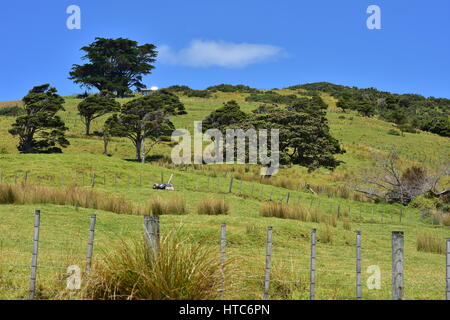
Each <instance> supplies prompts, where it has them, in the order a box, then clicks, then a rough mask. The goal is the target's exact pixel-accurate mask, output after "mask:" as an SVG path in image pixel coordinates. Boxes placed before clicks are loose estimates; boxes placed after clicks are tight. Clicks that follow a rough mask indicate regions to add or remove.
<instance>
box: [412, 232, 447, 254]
mask: <svg viewBox="0 0 450 320" xmlns="http://www.w3.org/2000/svg"><path fill="white" fill-rule="evenodd" d="M417 251H423V252H431V253H438V254H444V252H445V248H444V241H443V240H442V239H441V238H439V237H437V236H434V235H430V234H420V235H418V236H417Z"/></svg>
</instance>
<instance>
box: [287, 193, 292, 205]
mask: <svg viewBox="0 0 450 320" xmlns="http://www.w3.org/2000/svg"><path fill="white" fill-rule="evenodd" d="M290 198H291V193H290V192H288V194H287V198H286V204H289V199H290Z"/></svg>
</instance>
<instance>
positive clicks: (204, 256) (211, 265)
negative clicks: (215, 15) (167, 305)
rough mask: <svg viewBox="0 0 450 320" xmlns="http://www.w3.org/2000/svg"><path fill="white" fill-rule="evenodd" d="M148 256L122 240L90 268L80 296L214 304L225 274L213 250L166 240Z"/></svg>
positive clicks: (140, 245)
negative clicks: (194, 301)
mask: <svg viewBox="0 0 450 320" xmlns="http://www.w3.org/2000/svg"><path fill="white" fill-rule="evenodd" d="M160 247H161V249H160V251H159V252H158V253H154V255H149V254H148V251H147V249H146V246H145V245H144V243H142V242H137V241H135V242H130V241H125V240H122V241H121V242H120V243H118V244H117V245H115V246H114V248H113V250H111V251H110V252H107V253H105V254H104V256H103V257H102V258H100V259H99V262H98V263H97V264H96V265H94V266H93V269H92V271H91V273H90V274H89V276H88V278H87V279H86V281H85V285H84V287H83V288H82V291H81V296H82V298H83V299H93V300H143V299H145V300H210V299H217V298H218V294H219V292H220V291H219V289H220V287H221V283H222V279H223V272H222V268H221V263H220V259H219V258H218V257H217V254H216V253H215V251H214V250H211V249H209V248H206V247H204V246H201V245H200V244H193V245H191V244H187V241H185V240H184V241H183V240H181V239H178V238H177V237H175V236H173V235H169V236H167V237H165V238H163V239H162V240H161V246H160Z"/></svg>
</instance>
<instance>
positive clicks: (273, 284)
mask: <svg viewBox="0 0 450 320" xmlns="http://www.w3.org/2000/svg"><path fill="white" fill-rule="evenodd" d="M43 216H44V217H45V214H44V215H42V214H41V212H40V211H39V210H37V211H36V212H35V216H34V233H33V238H32V240H33V246H32V251H31V256H32V261H31V277H30V278H29V279H30V287H29V299H40V298H41V296H40V294H38V292H37V288H38V287H39V282H47V281H49V282H52V281H53V282H59V283H61V284H63V283H64V282H65V279H64V278H60V277H59V276H58V274H56V275H55V274H49V273H42V275H40V274H39V272H38V270H41V269H42V270H46V269H52V270H53V269H55V270H56V269H61V270H64V269H67V268H66V267H65V266H63V265H59V266H51V265H46V264H45V263H42V262H41V259H39V260H38V253H39V252H40V251H42V252H41V253H42V256H43V257H44V256H45V257H46V258H47V259H48V256H51V255H52V253H47V252H46V250H48V248H46V247H45V246H43V247H42V246H41V244H45V242H46V241H49V240H50V239H46V238H45V237H43V238H42V235H44V234H43V233H42V230H43V229H42V228H43V227H44V228H46V227H48V226H47V225H46V224H45V223H44V224H42V217H43ZM96 220H97V218H96V216H95V215H91V216H90V225H89V229H88V230H89V234H88V236H87V238H88V241H87V244H88V245H87V251H88V254H87V257H86V256H85V257H86V271H85V272H86V273H89V271H90V270H91V264H92V261H93V247H94V234H95V233H96V231H97V230H96ZM49 221H51V220H49ZM86 222H87V221H86ZM66 226H70V224H66ZM132 226H133V225H129V226H127V225H123V226H121V227H122V229H121V231H120V232H121V233H122V234H127V235H128V234H129V233H130V232H135V230H139V228H132ZM220 230H221V232H220V263H221V268H222V274H223V280H222V285H221V290H220V298H221V299H224V298H225V295H226V294H232V293H233V290H237V291H236V292H238V293H242V294H244V293H245V292H246V291H248V292H247V293H245V294H248V295H252V296H255V298H256V296H257V295H258V293H257V291H250V290H248V289H249V288H254V286H255V285H256V286H258V285H261V286H262V288H263V299H265V300H268V299H270V298H272V296H273V298H277V297H278V296H279V293H277V292H278V291H274V290H278V289H279V288H280V286H283V285H285V286H292V287H293V288H300V289H299V290H301V291H299V292H304V293H305V294H306V292H307V291H308V289H307V288H308V285H309V299H311V300H314V299H318V297H319V298H320V297H322V295H323V296H324V297H329V296H331V297H332V296H333V295H337V296H338V297H340V298H341V299H343V298H345V299H347V298H348V299H357V300H366V299H369V295H368V296H366V295H365V294H364V292H363V285H362V263H363V261H364V259H363V257H362V233H361V232H360V231H356V232H355V233H356V243H355V244H354V245H352V247H353V248H356V253H355V251H353V252H354V253H355V256H354V257H351V256H348V257H347V256H345V255H344V256H343V261H344V265H345V266H347V263H346V262H345V261H347V262H348V266H349V267H350V265H353V266H356V268H355V267H353V268H354V269H353V270H354V271H351V268H346V267H341V269H336V268H333V269H327V267H325V268H323V269H321V268H320V265H321V263H322V262H323V261H327V259H330V258H333V257H332V256H331V255H328V254H326V252H325V251H324V252H322V249H320V245H319V246H318V241H317V235H316V232H317V231H316V230H315V229H314V230H312V232H311V252H310V253H309V254H305V253H302V252H301V250H300V251H299V250H294V249H293V250H292V252H291V253H289V252H287V253H286V250H283V252H281V250H276V246H274V245H273V243H274V242H273V240H274V236H275V237H277V235H278V233H275V232H274V229H273V228H272V227H269V228H268V229H267V239H266V241H265V265H264V273H262V272H261V274H259V275H258V274H255V273H251V272H250V271H247V270H242V272H241V276H240V277H239V278H237V280H238V281H241V282H242V283H246V282H249V283H254V284H252V285H250V286H246V287H244V288H239V287H237V284H236V283H234V282H230V283H229V284H228V283H226V282H225V265H226V260H227V259H228V257H227V256H231V258H232V259H235V258H238V257H239V261H241V260H242V259H244V261H245V260H249V259H248V258H249V257H253V259H252V262H253V264H254V265H255V266H256V267H258V260H255V259H254V258H255V257H262V256H264V253H263V252H262V251H263V250H261V252H259V251H258V250H255V249H250V250H247V251H246V250H245V249H244V250H241V249H239V248H236V249H235V250H238V251H240V254H239V255H237V254H233V253H232V251H230V252H229V253H228V254H226V245H227V225H226V224H225V223H223V224H222V225H221V229H220ZM111 232H113V231H111ZM124 232H126V233H124ZM280 235H281V233H280ZM116 236H117V234H116ZM100 239H101V237H100V238H96V239H95V241H96V242H97V241H99V240H100ZM144 239H146V243H147V244H148V245H149V249H151V250H159V248H160V243H159V241H160V240H159V239H160V221H159V217H158V216H145V217H144ZM319 239H320V238H319ZM30 240H31V238H30ZM391 240H392V247H391V250H392V273H391V274H392V282H391V286H392V299H395V300H397V299H404V297H405V275H404V261H405V257H404V234H403V232H392V239H391ZM105 241H110V238H105ZM72 242H73V241H72ZM80 242H81V240H80ZM50 243H52V242H50ZM58 243H61V244H62V243H65V242H62V241H58ZM75 243H76V242H75ZM75 243H74V244H75ZM446 243H447V246H446V259H445V260H446V261H445V263H446V269H445V270H446V271H445V282H444V276H443V277H442V279H441V280H435V279H431V280H432V281H430V282H424V283H422V284H420V283H415V282H414V281H413V282H411V285H410V286H409V288H410V289H409V290H413V289H418V288H422V287H423V288H424V289H426V288H428V289H430V288H431V287H432V286H433V287H435V286H436V284H437V285H439V284H442V296H444V295H443V291H444V290H445V298H446V299H449V295H450V294H449V286H450V277H449V275H450V265H449V263H450V238H449V239H446ZM85 244H86V242H84V245H85ZM319 244H320V242H319ZM84 245H82V246H84ZM261 245H264V244H263V243H261ZM49 248H50V247H49ZM62 248H64V249H66V250H67V246H65V245H62ZM318 248H319V250H318ZM274 249H275V250H274ZM335 250H338V249H337V248H335ZM0 251H1V245H0ZM278 251H280V252H279V253H278ZM16 252H19V251H9V252H8V254H13V255H15V253H16ZM1 253H2V255H3V252H2V251H1ZM343 253H344V252H343ZM24 254H25V253H24ZM289 254H291V255H292V256H291V257H290V258H291V259H290V260H291V261H294V262H295V263H293V264H292V268H294V271H295V272H294V274H293V275H292V276H291V275H289V277H286V278H285V276H286V275H285V274H284V273H281V274H277V273H275V274H272V271H273V270H276V268H277V267H278V266H279V265H280V264H279V263H280V262H283V261H284V260H288V258H289V256H288V255H289ZM53 255H55V254H54V253H53ZM364 256H365V257H366V258H370V257H368V254H364ZM6 261H7V263H4V262H3V261H0V266H1V265H10V266H11V267H12V268H11V269H10V270H13V271H14V272H11V273H10V274H9V275H8V277H9V279H17V280H25V279H27V277H26V276H25V275H23V274H21V273H20V272H19V269H18V267H23V268H29V265H26V264H19V263H15V261H14V260H6ZM38 261H39V263H38ZM59 262H61V261H59ZM308 262H309V263H308ZM318 263H319V265H318ZM308 264H309V265H308ZM260 265H261V269H262V266H263V264H262V259H261V263H260ZM281 265H282V264H281ZM302 266H303V267H302ZM317 266H319V268H317ZM380 266H382V267H383V268H386V267H387V265H384V263H381V264H380ZM274 268H275V269H274ZM283 270H284V269H283ZM261 271H262V270H261ZM333 272H334V273H338V274H342V278H337V279H336V278H330V276H329V274H330V273H333ZM308 274H309V281H308ZM384 274H388V273H385V272H383V273H380V275H384ZM352 275H354V276H352ZM353 277H355V278H353ZM386 278H387V277H386ZM353 279H354V280H355V281H354V282H353ZM0 280H1V274H0ZM383 283H384V284H386V281H384V282H383ZM444 283H445V286H444ZM15 286H16V284H14V283H8V282H2V281H0V293H1V292H2V291H3V292H11V291H15V290H21V289H20V288H19V287H15ZM282 288H284V287H282ZM336 288H344V290H343V291H342V292H340V293H337V291H336ZM346 288H348V289H346ZM351 288H354V290H355V291H356V294H355V295H352V294H351V293H350V291H349V290H350V289H351ZM438 288H439V287H438ZM245 289H247V290H245ZM255 290H256V289H255ZM283 290H287V289H283ZM333 290H334V291H333ZM439 290H440V289H439ZM355 291H354V292H355ZM333 292H336V293H333ZM302 294H303V293H302ZM303 297H304V298H306V295H305V296H303Z"/></svg>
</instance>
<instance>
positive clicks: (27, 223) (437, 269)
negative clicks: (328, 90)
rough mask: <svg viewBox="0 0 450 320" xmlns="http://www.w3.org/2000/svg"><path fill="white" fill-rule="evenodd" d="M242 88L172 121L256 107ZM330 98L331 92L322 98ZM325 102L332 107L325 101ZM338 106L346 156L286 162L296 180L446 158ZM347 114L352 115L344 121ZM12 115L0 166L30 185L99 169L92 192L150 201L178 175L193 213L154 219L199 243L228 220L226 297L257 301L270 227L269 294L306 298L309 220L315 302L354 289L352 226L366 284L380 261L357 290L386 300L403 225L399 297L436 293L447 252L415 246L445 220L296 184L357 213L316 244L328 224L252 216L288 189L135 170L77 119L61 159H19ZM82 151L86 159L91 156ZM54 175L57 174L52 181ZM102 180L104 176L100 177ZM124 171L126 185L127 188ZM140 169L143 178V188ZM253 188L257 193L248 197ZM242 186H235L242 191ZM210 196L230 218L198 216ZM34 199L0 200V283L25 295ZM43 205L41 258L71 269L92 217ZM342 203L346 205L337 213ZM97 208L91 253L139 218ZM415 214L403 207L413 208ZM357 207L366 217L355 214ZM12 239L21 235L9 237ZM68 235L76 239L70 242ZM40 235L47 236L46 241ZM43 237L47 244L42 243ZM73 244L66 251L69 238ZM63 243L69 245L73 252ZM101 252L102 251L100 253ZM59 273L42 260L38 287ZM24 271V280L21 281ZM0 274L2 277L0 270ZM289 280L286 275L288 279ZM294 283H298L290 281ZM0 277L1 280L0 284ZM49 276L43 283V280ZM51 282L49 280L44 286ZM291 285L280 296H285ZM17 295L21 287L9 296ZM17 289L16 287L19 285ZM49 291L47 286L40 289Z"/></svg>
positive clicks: (1, 123)
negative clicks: (221, 200) (374, 159)
mask: <svg viewBox="0 0 450 320" xmlns="http://www.w3.org/2000/svg"><path fill="white" fill-rule="evenodd" d="M244 98H245V96H244V95H239V94H222V93H218V94H217V96H216V97H215V98H213V99H209V100H203V99H191V98H183V100H184V102H185V104H186V106H187V110H188V112H189V113H188V115H185V116H182V117H177V118H175V119H174V122H175V124H176V126H177V127H178V128H188V129H190V128H192V125H193V121H194V120H201V119H202V118H204V116H205V115H207V114H208V113H210V112H211V110H213V109H215V108H217V107H220V106H221V104H222V103H223V102H224V101H226V100H229V99H236V100H238V101H239V102H240V103H242V107H243V109H244V110H245V111H250V110H252V109H254V108H255V107H256V105H255V104H246V103H244ZM327 100H329V102H333V101H332V100H331V98H329V97H328V98H327ZM77 103H78V101H77V100H75V99H67V103H66V110H67V111H66V112H65V113H64V114H63V117H64V118H65V119H66V120H76V119H77V117H76V109H75V108H76V104H77ZM331 110H333V106H332V107H331ZM341 115H342V114H341V113H337V112H335V111H334V112H330V113H329V120H330V125H331V130H332V132H333V134H334V135H335V136H336V137H337V138H338V139H340V140H341V142H342V143H343V144H344V145H345V147H346V149H347V150H348V153H347V154H345V155H343V156H342V159H343V160H344V161H345V162H346V164H345V165H343V166H342V167H341V168H339V169H338V170H337V171H336V172H335V173H333V174H330V173H329V172H327V171H326V170H319V171H318V172H316V173H313V174H307V173H306V172H305V170H303V169H300V168H292V169H285V170H283V171H282V172H281V175H284V176H286V177H290V178H291V179H296V180H297V179H298V180H299V181H308V182H315V183H318V184H331V183H333V182H335V181H336V179H339V177H340V176H342V175H344V174H345V173H348V172H350V173H351V172H352V171H353V170H355V169H356V168H359V167H361V166H362V165H366V164H369V163H370V157H371V155H372V154H373V153H374V152H381V151H389V150H390V149H391V148H393V147H395V148H396V149H397V150H398V151H399V152H400V154H401V155H402V156H403V157H405V158H407V159H410V160H415V161H424V160H426V161H425V164H426V165H430V166H431V165H432V163H433V161H436V160H438V159H443V158H444V157H446V154H448V152H449V149H450V143H449V139H445V138H441V137H438V136H435V135H431V134H427V133H420V134H417V135H413V134H406V136H405V137H394V136H390V135H388V134H387V131H388V130H389V129H390V128H391V125H390V124H388V123H385V122H382V121H378V120H374V119H370V120H368V119H365V118H361V117H359V116H357V115H354V114H352V115H345V117H346V119H344V120H342V119H339V116H341ZM350 117H353V120H350V119H349V118H350ZM11 120H12V119H11V118H0V139H1V140H0V150H1V149H2V148H3V151H6V152H8V153H9V154H3V155H0V171H1V173H2V179H3V180H4V181H5V180H6V181H8V182H13V181H14V180H15V179H18V180H20V179H22V177H23V172H24V171H29V172H30V173H29V181H33V182H39V183H44V184H53V185H55V186H59V185H61V184H62V182H63V181H62V177H63V176H64V184H65V185H67V184H69V183H77V184H81V181H82V175H85V184H86V185H87V184H89V182H88V181H89V176H90V175H91V174H92V173H95V174H96V175H97V181H96V188H97V189H99V190H103V191H106V192H108V193H113V194H120V195H123V196H125V197H126V198H129V199H131V200H134V201H136V202H142V201H146V200H147V199H149V198H151V197H153V196H154V195H156V194H158V195H160V196H163V197H170V196H172V195H173V193H167V192H157V191H153V190H151V189H150V187H149V186H150V185H151V183H153V182H156V181H158V180H159V179H160V174H161V172H163V173H164V176H165V177H166V178H167V177H168V176H169V175H170V173H172V172H175V185H176V187H177V191H176V193H181V194H183V196H185V197H186V199H187V202H188V209H189V211H190V214H189V215H186V216H164V217H163V218H162V232H163V233H165V232H167V231H168V230H172V229H175V228H176V227H177V226H180V225H183V232H185V233H187V234H191V235H192V238H193V240H192V241H204V243H205V245H211V246H215V247H217V243H218V237H219V224H220V223H221V222H227V223H228V225H229V239H228V241H229V248H230V250H231V252H230V254H229V256H230V258H232V259H235V260H236V262H237V263H236V264H237V265H238V266H239V269H240V271H242V272H244V273H243V274H242V275H241V277H240V278H245V279H246V280H241V281H239V282H238V283H237V285H236V288H233V289H231V288H230V292H229V293H227V297H228V298H260V296H261V278H262V275H263V268H264V241H265V228H266V227H267V226H268V225H272V226H273V227H274V230H275V231H274V269H273V275H272V279H274V280H281V281H279V282H276V281H275V282H274V283H273V286H272V290H273V292H272V293H273V295H274V298H306V297H307V290H308V285H307V278H308V277H307V269H308V266H309V262H308V255H309V234H310V230H311V229H312V228H317V229H318V233H319V247H318V261H317V263H318V276H317V277H318V278H317V282H318V285H317V290H318V294H317V297H318V298H319V299H321V298H349V297H352V296H353V295H354V287H353V283H354V278H355V275H354V272H353V271H354V251H355V249H354V238H355V237H354V232H353V231H354V230H357V229H358V230H361V231H362V232H363V283H365V280H366V279H367V277H368V274H366V273H365V270H366V268H367V267H368V266H369V265H372V264H376V265H379V266H380V267H381V268H382V272H383V274H382V281H383V286H382V290H380V291H377V290H370V291H369V290H368V289H367V288H366V287H365V286H364V289H363V294H364V296H365V297H366V298H389V292H390V288H389V284H390V268H391V267H390V254H391V253H390V234H389V232H390V231H393V230H403V231H405V233H406V289H405V290H406V296H407V297H408V298H415V299H418V298H437V299H438V298H443V293H444V287H445V285H444V281H443V279H444V276H445V267H444V260H445V259H444V256H441V255H437V254H428V253H422V252H417V251H416V249H415V241H416V236H417V234H419V233H433V234H436V235H438V236H439V237H441V238H444V237H446V236H448V230H447V228H443V227H437V226H436V227H433V226H430V225H425V224H423V223H421V222H420V221H419V213H418V212H417V211H414V210H411V211H409V212H407V213H406V217H404V219H403V223H402V224H401V225H399V224H398V221H399V210H400V208H399V207H398V206H389V205H374V204H369V203H359V202H352V201H344V200H342V199H336V198H326V197H316V196H313V195H311V194H307V193H303V192H292V194H291V199H292V200H291V201H292V202H294V203H296V202H297V201H300V202H302V203H306V204H308V205H309V204H310V203H311V202H310V201H311V200H313V205H318V204H319V200H320V206H321V208H323V211H325V212H327V213H329V214H336V210H337V206H338V205H341V208H343V209H342V210H343V211H345V212H346V211H347V208H348V207H349V206H351V215H352V218H353V219H354V220H355V221H354V222H353V225H352V231H348V230H344V229H343V227H342V222H339V224H338V227H337V228H331V233H332V238H333V241H332V243H324V242H323V241H322V240H321V239H322V237H323V235H324V234H325V232H326V227H325V225H323V224H320V225H319V224H315V223H304V222H299V221H288V220H279V219H272V218H271V219H268V218H261V217H259V215H258V209H259V206H260V199H259V196H260V194H261V190H262V192H263V197H264V199H268V197H269V194H272V197H273V199H275V200H279V199H281V198H283V197H284V196H286V194H287V192H288V190H286V189H283V188H279V187H273V186H261V185H259V184H257V183H255V184H251V183H249V182H243V183H242V189H241V188H240V184H239V183H238V182H235V185H234V192H233V194H232V195H229V194H227V190H228V180H225V178H224V177H222V178H221V179H220V180H219V185H217V183H218V181H217V180H216V179H213V180H210V182H209V183H210V185H209V188H208V180H207V179H208V178H207V177H206V176H204V175H203V174H202V172H198V171H195V170H192V169H190V170H189V171H173V170H167V169H163V168H158V167H155V166H152V165H146V166H141V165H139V164H137V163H134V162H127V161H123V160H122V159H124V158H133V155H134V152H133V149H132V147H131V144H130V143H129V142H128V141H126V140H123V139H116V140H115V141H114V142H113V143H112V145H111V152H113V157H112V158H106V157H104V156H101V152H102V141H101V140H99V139H96V138H91V139H86V138H85V137H83V135H82V133H83V127H82V124H81V122H80V121H79V120H78V121H67V124H68V126H69V127H70V131H69V137H70V141H71V143H72V145H71V147H70V148H68V149H67V150H66V151H65V154H63V155H26V156H25V155H18V154H17V153H16V151H15V140H14V139H12V138H11V137H10V135H9V134H8V133H7V130H8V127H9V125H10V123H11ZM101 122H102V119H100V120H99V121H97V122H96V123H95V124H94V130H96V129H98V128H100V125H101ZM169 150H170V149H168V148H167V147H160V148H158V149H157V150H156V152H157V153H167V152H169ZM89 154H90V155H89ZM51 175H53V176H54V178H53V179H50V176H51ZM114 175H117V176H118V178H117V185H114V180H115V179H114ZM103 176H106V184H104V181H103ZM128 176H130V185H128ZM140 176H142V177H143V184H144V186H140ZM252 189H253V193H252ZM241 190H242V191H241ZM211 194H214V195H215V196H221V197H222V196H223V197H227V199H229V201H230V203H231V206H232V211H233V212H232V214H231V216H229V217H209V216H207V217H205V216H198V215H197V214H196V210H195V208H196V204H197V203H198V202H199V201H200V200H201V199H202V198H204V197H207V196H210V195H211ZM35 207H36V206H0V231H1V233H0V234H1V236H0V238H1V240H2V245H1V248H2V250H1V253H0V257H1V259H2V260H1V262H0V263H3V264H0V266H1V267H2V268H1V269H0V276H1V272H3V274H5V273H6V274H8V275H9V278H11V276H14V277H17V279H15V280H14V281H16V283H14V281H13V283H11V282H8V281H7V282H6V285H4V283H3V282H0V283H1V285H0V286H3V287H11V286H14V285H15V284H21V287H22V288H23V289H24V292H26V287H27V278H28V274H29V266H28V265H29V262H30V254H29V252H30V245H31V241H30V239H31V235H32V221H33V211H34V209H35ZM39 208H40V209H42V211H43V222H42V225H43V232H42V237H41V239H42V240H43V242H42V247H41V248H42V249H41V258H40V259H41V260H40V261H41V263H42V265H50V266H58V267H60V266H64V267H66V266H68V265H70V264H72V263H76V264H79V265H83V264H82V263H83V256H84V254H85V246H86V245H85V243H86V238H87V230H88V224H89V218H88V215H89V214H90V213H92V212H94V211H95V210H87V209H83V208H78V209H76V208H70V207H58V206H54V205H39ZM344 208H345V209H344ZM96 213H97V214H98V228H97V231H98V232H97V240H98V242H97V247H96V248H97V249H101V248H105V247H106V246H107V244H108V242H109V241H110V240H112V239H116V238H117V237H120V236H127V237H140V236H141V233H140V231H141V228H142V225H141V222H142V218H141V217H136V216H124V215H123V216H119V215H116V214H113V213H108V212H96ZM410 214H411V215H410ZM360 215H361V217H362V218H360ZM16 238H18V239H20V241H16V240H15V239H16ZM74 239H75V241H73V240H74ZM45 240H47V241H48V242H46V241H45ZM49 240H50V241H49ZM68 240H71V241H73V243H72V244H71V246H73V247H74V248H70V247H68V246H67V242H61V241H68ZM69 249H70V250H69ZM96 252H98V251H96ZM5 263H7V264H19V265H23V267H20V266H16V267H14V268H13V267H11V266H9V265H6V264H5ZM60 272H61V269H57V268H42V269H41V270H40V275H41V279H42V280H43V281H41V283H42V284H44V287H54V283H53V282H49V281H47V280H45V279H52V278H54V277H57V276H58V275H59V274H60ZM22 278H23V279H22ZM0 279H1V278H0ZM286 280H287V281H286ZM290 280H301V281H300V282H299V283H292V282H290ZM0 281H1V280H0ZM46 281H47V282H49V283H48V284H47V285H46ZM50 284H51V285H50ZM286 290H288V291H289V290H290V291H289V292H291V293H290V294H289V295H287V296H285V295H283V294H282V292H286ZM16 293H17V292H16ZM16 293H15V291H11V292H9V291H4V292H1V291H0V296H6V297H14V296H15V297H17V295H16ZM23 294H24V293H23ZM43 294H44V295H45V292H44V293H43Z"/></svg>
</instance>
